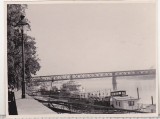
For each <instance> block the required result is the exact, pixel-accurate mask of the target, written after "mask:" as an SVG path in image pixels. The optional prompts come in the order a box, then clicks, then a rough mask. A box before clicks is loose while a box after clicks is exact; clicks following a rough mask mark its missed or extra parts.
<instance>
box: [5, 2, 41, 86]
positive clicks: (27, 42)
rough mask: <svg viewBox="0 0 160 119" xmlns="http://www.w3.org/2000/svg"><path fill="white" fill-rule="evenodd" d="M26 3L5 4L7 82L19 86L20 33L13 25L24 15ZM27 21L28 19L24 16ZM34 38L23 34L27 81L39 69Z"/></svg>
mask: <svg viewBox="0 0 160 119" xmlns="http://www.w3.org/2000/svg"><path fill="white" fill-rule="evenodd" d="M26 9H27V5H23V4H8V5H7V62H8V83H9V84H11V83H12V84H14V85H17V87H20V86H21V80H22V34H21V32H20V30H19V28H17V27H15V26H16V24H17V23H18V22H19V21H20V16H21V15H25V10H26ZM25 21H26V22H28V23H29V20H28V19H26V18H25ZM35 44H36V42H35V38H34V37H31V36H29V35H27V34H24V46H25V47H24V49H25V51H24V53H25V79H26V81H27V82H29V79H30V78H31V76H32V75H35V74H36V72H37V71H38V70H39V69H40V64H39V62H38V61H39V58H37V55H36V46H35Z"/></svg>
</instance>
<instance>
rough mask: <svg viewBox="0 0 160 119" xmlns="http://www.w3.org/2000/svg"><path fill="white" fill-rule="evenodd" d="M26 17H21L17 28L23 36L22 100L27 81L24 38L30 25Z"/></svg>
mask: <svg viewBox="0 0 160 119" xmlns="http://www.w3.org/2000/svg"><path fill="white" fill-rule="evenodd" d="M24 18H25V16H24V15H21V16H20V21H19V22H18V23H17V24H16V26H18V27H20V29H21V35H22V42H21V43H22V98H26V80H25V53H24V36H23V34H24V33H23V28H24V26H25V25H28V26H29V24H28V23H27V22H26V21H24Z"/></svg>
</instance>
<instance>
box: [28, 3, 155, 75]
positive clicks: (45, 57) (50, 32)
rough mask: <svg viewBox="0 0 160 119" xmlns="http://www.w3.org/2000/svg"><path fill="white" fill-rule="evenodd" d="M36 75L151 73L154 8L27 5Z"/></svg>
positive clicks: (140, 5) (151, 5) (153, 43)
mask: <svg viewBox="0 0 160 119" xmlns="http://www.w3.org/2000/svg"><path fill="white" fill-rule="evenodd" d="M26 17H27V18H28V19H29V20H30V25H31V29H32V30H31V31H29V32H27V33H28V34H29V35H31V36H33V37H35V39H36V46H37V54H38V57H39V58H40V59H41V60H40V65H41V69H40V71H38V72H37V75H40V76H43V75H57V74H72V73H89V72H107V71H123V70H124V71H125V70H140V69H150V68H155V67H156V61H155V60H156V27H155V26H156V24H155V20H156V15H155V4H151V3H150V4H149V3H143V4H142V3H141V4H140V3H117V4H112V3H103V4H102V3H97V4H91V3H87V4H86V3H81V4H78V3H68V4H65V3H61V4H29V5H28V9H27V10H26Z"/></svg>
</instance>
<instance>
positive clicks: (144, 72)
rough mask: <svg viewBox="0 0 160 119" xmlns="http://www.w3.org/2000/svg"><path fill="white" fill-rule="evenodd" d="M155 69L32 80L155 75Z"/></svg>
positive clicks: (47, 78) (47, 77)
mask: <svg viewBox="0 0 160 119" xmlns="http://www.w3.org/2000/svg"><path fill="white" fill-rule="evenodd" d="M155 74H156V70H155V69H149V70H130V71H115V72H94V73H79V74H64V75H50V76H37V77H32V79H31V80H32V82H45V81H62V80H72V79H90V78H105V77H120V76H139V75H155Z"/></svg>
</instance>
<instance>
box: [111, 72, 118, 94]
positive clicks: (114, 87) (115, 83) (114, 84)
mask: <svg viewBox="0 0 160 119" xmlns="http://www.w3.org/2000/svg"><path fill="white" fill-rule="evenodd" d="M112 86H113V91H116V90H117V81H116V76H114V75H113V77H112Z"/></svg>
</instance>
